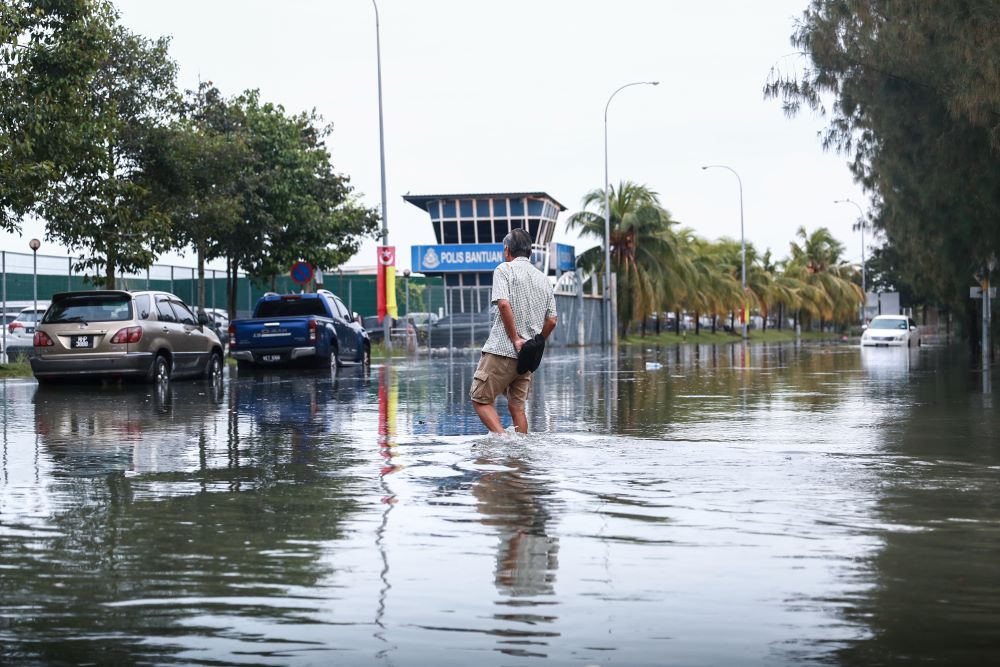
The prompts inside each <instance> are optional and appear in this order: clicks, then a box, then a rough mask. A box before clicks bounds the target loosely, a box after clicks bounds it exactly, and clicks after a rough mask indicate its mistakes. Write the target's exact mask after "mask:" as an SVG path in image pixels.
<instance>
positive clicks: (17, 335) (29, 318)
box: [7, 303, 48, 345]
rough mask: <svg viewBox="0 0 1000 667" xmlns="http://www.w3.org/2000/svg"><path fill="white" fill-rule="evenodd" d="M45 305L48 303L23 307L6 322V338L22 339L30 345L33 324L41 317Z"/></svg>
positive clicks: (33, 329)
mask: <svg viewBox="0 0 1000 667" xmlns="http://www.w3.org/2000/svg"><path fill="white" fill-rule="evenodd" d="M47 307H48V303H46V304H45V305H44V306H42V305H39V306H38V308H34V307H29V308H25V309H23V310H22V311H21V312H20V313H18V315H17V317H15V318H14V319H13V320H11V321H10V322H9V323H8V324H7V338H8V339H9V340H13V341H17V340H22V341H24V342H25V343H26V344H28V345H30V344H31V341H32V340H33V339H34V336H35V326H36V325H37V324H38V320H40V319H42V316H43V315H44V314H45V309H46V308H47ZM14 344H16V343H14Z"/></svg>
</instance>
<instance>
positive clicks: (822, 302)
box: [786, 227, 864, 329]
mask: <svg viewBox="0 0 1000 667" xmlns="http://www.w3.org/2000/svg"><path fill="white" fill-rule="evenodd" d="M795 235H796V237H797V238H798V239H799V240H800V242H801V243H796V242H795V241H793V242H792V243H791V257H790V258H789V260H788V263H787V265H786V273H790V274H791V275H792V276H793V277H795V278H797V279H798V280H799V281H800V282H801V283H802V286H801V287H800V289H799V291H800V308H801V309H802V310H804V311H805V312H806V313H808V314H809V315H810V316H814V317H818V318H819V320H820V328H821V329H822V327H823V322H824V321H831V322H845V321H848V320H850V319H851V318H852V317H853V316H854V314H855V313H856V312H857V310H858V308H859V307H860V305H861V304H862V303H863V301H864V293H863V292H862V291H861V287H860V285H858V284H857V283H856V282H855V281H854V278H855V275H854V274H856V273H857V269H856V268H855V267H853V266H851V265H850V264H848V263H846V262H844V261H843V254H844V245H843V244H842V243H841V242H840V241H838V240H837V239H835V238H834V237H833V235H832V234H831V233H830V230H828V229H827V228H825V227H820V228H819V229H817V230H816V231H814V232H812V233H811V234H810V233H808V232H806V228H805V227H799V229H798V231H797V232H796V234H795Z"/></svg>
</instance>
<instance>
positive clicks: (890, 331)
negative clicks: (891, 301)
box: [861, 315, 921, 347]
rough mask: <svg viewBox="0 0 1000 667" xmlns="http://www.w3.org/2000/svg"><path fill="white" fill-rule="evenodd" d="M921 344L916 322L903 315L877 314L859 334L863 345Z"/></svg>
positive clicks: (907, 345) (893, 345)
mask: <svg viewBox="0 0 1000 667" xmlns="http://www.w3.org/2000/svg"><path fill="white" fill-rule="evenodd" d="M920 344H921V340H920V333H919V331H918V329H917V324H916V322H914V321H913V320H911V319H910V318H909V317H906V316H905V315H879V316H878V317H876V318H875V319H873V320H872V321H871V322H869V324H868V327H867V328H866V329H865V331H864V333H863V334H861V345H862V346H863V347H881V346H886V347H913V346H919V345H920Z"/></svg>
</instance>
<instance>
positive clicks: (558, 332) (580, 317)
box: [369, 274, 604, 353]
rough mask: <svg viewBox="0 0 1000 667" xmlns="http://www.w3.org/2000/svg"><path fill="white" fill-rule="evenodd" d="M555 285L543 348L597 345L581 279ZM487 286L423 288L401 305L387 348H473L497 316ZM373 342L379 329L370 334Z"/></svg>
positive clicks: (595, 302)
mask: <svg viewBox="0 0 1000 667" xmlns="http://www.w3.org/2000/svg"><path fill="white" fill-rule="evenodd" d="M569 277H570V278H571V279H566V280H561V281H559V282H558V283H557V286H556V311H557V314H558V324H557V325H556V328H555V330H554V331H553V333H552V336H551V337H550V338H549V340H548V342H547V343H546V344H547V345H549V346H557V347H564V346H582V345H599V344H601V342H602V341H603V334H604V318H603V313H604V311H603V308H602V300H601V297H600V296H597V295H587V294H584V292H583V287H582V280H581V279H580V277H579V276H577V275H574V274H570V276H569ZM491 292H492V288H490V287H457V286H448V285H442V286H428V287H426V288H424V290H423V295H422V300H421V301H420V302H419V303H414V302H410V303H405V304H404V303H401V304H399V305H400V313H404V312H405V313H409V315H403V314H401V315H400V318H399V320H397V322H395V323H394V326H393V329H392V332H391V335H392V337H393V344H395V345H402V346H405V347H406V348H407V349H409V350H412V351H414V352H418V353H424V352H426V353H433V352H435V351H437V352H441V351H456V350H472V351H475V350H479V349H480V348H482V346H483V344H484V343H485V342H486V339H487V338H488V337H489V334H490V329H491V328H492V326H493V322H494V321H495V319H496V318H497V317H498V314H497V310H496V307H494V306H493V305H492V304H491V302H490V297H491ZM369 333H370V334H373V335H374V337H375V341H376V342H378V341H379V340H380V336H381V335H382V333H381V332H380V331H376V332H372V331H369Z"/></svg>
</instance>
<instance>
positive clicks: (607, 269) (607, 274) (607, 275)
mask: <svg viewBox="0 0 1000 667" xmlns="http://www.w3.org/2000/svg"><path fill="white" fill-rule="evenodd" d="M373 1H374V0H373ZM658 85H660V82H659V81H633V82H632V83H626V84H625V85H624V86H622V87H621V88H619V89H618V90H616V91H615V92H613V93H611V97H609V98H608V103H607V104H605V105H604V333H605V336H606V337H607V342H608V343H609V344H610V343H611V342H612V341H613V340H614V332H612V330H611V195H610V194H609V188H610V185H611V184H610V183H609V182H608V107H610V106H611V100H613V99H614V98H615V95H617V94H618V93H620V92H621V91H623V90H625V89H626V88H629V87H631V86H658Z"/></svg>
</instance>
